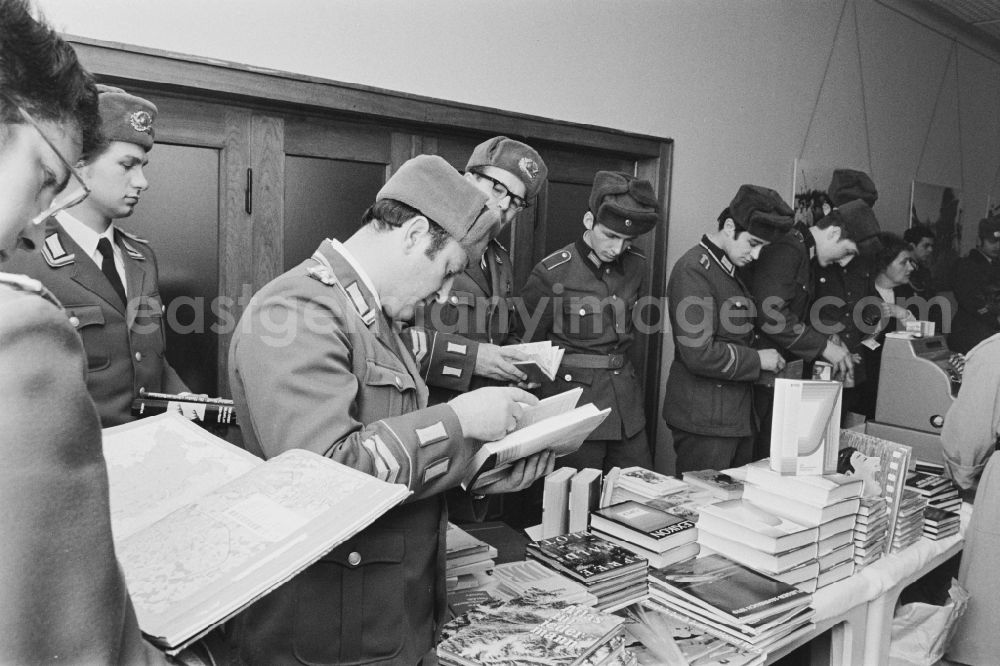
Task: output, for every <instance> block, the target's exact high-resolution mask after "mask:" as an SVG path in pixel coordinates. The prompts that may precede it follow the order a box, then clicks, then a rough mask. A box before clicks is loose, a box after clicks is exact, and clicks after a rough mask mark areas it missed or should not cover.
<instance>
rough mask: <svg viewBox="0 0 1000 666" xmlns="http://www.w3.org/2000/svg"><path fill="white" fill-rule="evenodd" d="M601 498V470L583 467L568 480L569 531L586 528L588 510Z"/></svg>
mask: <svg viewBox="0 0 1000 666" xmlns="http://www.w3.org/2000/svg"><path fill="white" fill-rule="evenodd" d="M600 499H601V470H599V469H594V468H593V467H584V468H583V469H581V470H580V471H579V472H577V473H576V474H574V475H573V478H572V479H571V480H570V482H569V531H570V532H582V531H583V530H585V529H587V522H588V519H589V518H590V512H591V511H593V510H594V509H597V508H598V507H597V503H598V502H599V501H600Z"/></svg>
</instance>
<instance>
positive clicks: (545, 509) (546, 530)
mask: <svg viewBox="0 0 1000 666" xmlns="http://www.w3.org/2000/svg"><path fill="white" fill-rule="evenodd" d="M574 474H576V470H575V469H573V468H572V467H560V468H559V469H555V470H552V471H551V472H549V473H548V475H546V477H545V483H544V484H543V490H542V538H543V539H551V538H552V537H554V536H559V535H560V534H566V533H567V532H568V531H569V484H570V481H571V480H572V479H573V475H574Z"/></svg>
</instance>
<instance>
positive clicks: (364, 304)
mask: <svg viewBox="0 0 1000 666" xmlns="http://www.w3.org/2000/svg"><path fill="white" fill-rule="evenodd" d="M344 291H345V292H347V297H348V298H350V299H351V303H353V304H354V309H355V310H357V311H358V314H359V315H361V320H362V321H364V322H365V325H366V326H371V325H372V324H374V323H375V310H374V309H373V308H372V307H371V306H370V305H368V301H366V300H365V296H364V294H362V293H361V287H360V286H359V285H358V283H357V282H352V283H351V284H349V285H347V286H346V287H344Z"/></svg>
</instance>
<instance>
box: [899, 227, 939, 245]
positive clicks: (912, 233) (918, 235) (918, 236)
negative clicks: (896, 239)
mask: <svg viewBox="0 0 1000 666" xmlns="http://www.w3.org/2000/svg"><path fill="white" fill-rule="evenodd" d="M925 238H930V239H931V240H937V236H936V235H935V234H934V230H933V229H931V228H930V227H929V226H927V225H926V224H914V225H913V226H912V227H910V228H909V229H907V230H906V231H904V232H903V240H905V241H906V242H907V243H910V244H911V245H918V244H919V243H920V241H922V240H923V239H925Z"/></svg>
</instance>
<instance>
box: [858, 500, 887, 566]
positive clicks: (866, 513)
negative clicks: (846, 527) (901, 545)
mask: <svg viewBox="0 0 1000 666" xmlns="http://www.w3.org/2000/svg"><path fill="white" fill-rule="evenodd" d="M888 535H889V509H888V507H887V504H886V501H885V499H884V498H882V497H864V498H862V500H861V507H860V508H859V509H858V518H857V523H856V524H855V525H854V565H855V566H856V567H866V566H868V565H869V564H871V563H872V562H874V561H875V560H877V559H879V558H880V557H882V556H883V555H884V554H885V549H886V543H887V537H888Z"/></svg>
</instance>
